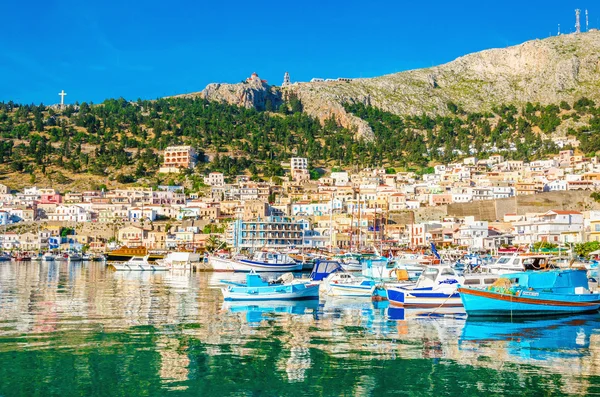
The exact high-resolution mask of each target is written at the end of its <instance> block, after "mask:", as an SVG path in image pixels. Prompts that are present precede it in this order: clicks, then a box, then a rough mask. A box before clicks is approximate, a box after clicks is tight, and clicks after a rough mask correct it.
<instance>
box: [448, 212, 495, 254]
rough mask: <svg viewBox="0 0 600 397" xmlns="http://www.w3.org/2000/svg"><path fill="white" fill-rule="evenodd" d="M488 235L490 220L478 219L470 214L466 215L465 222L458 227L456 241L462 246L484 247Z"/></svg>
mask: <svg viewBox="0 0 600 397" xmlns="http://www.w3.org/2000/svg"><path fill="white" fill-rule="evenodd" d="M486 237H488V222H487V221H476V220H475V219H474V218H473V217H472V216H470V217H466V218H465V223H464V224H463V225H461V226H460V227H459V228H458V233H457V234H456V237H455V241H456V244H458V245H461V246H466V247H470V248H477V249H483V248H484V240H485V238H486Z"/></svg>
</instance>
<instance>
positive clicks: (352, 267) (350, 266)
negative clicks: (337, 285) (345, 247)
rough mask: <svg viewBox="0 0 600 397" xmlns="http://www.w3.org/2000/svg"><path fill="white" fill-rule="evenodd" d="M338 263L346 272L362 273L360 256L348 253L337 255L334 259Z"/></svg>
mask: <svg viewBox="0 0 600 397" xmlns="http://www.w3.org/2000/svg"><path fill="white" fill-rule="evenodd" d="M335 259H337V260H339V261H340V263H341V265H342V268H343V269H344V270H345V271H347V272H360V271H362V261H361V259H362V255H360V254H357V253H352V252H348V253H345V254H343V255H337V256H336V258H335Z"/></svg>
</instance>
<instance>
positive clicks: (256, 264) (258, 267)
mask: <svg viewBox="0 0 600 397" xmlns="http://www.w3.org/2000/svg"><path fill="white" fill-rule="evenodd" d="M209 263H210V265H211V267H212V269H213V270H214V271H224V272H250V271H255V272H295V271H301V270H302V266H303V265H302V263H297V262H296V261H295V260H293V259H292V258H290V257H289V256H288V255H287V254H282V253H279V252H264V251H258V252H255V253H254V256H253V257H252V259H247V258H239V257H238V258H232V259H226V258H221V257H214V256H213V257H210V258H209Z"/></svg>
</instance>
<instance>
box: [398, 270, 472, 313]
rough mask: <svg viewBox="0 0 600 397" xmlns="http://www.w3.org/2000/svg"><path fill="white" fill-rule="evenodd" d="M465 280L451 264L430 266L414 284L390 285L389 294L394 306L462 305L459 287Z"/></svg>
mask: <svg viewBox="0 0 600 397" xmlns="http://www.w3.org/2000/svg"><path fill="white" fill-rule="evenodd" d="M463 282H464V278H463V277H461V276H459V275H458V274H457V273H456V271H455V270H454V269H453V268H451V267H450V266H447V265H442V266H429V267H427V268H426V269H425V271H423V273H421V276H419V279H418V280H417V283H416V284H414V285H400V286H388V287H387V296H388V300H389V301H390V305H392V306H405V307H410V306H414V307H438V306H462V303H461V300H460V295H459V294H458V292H457V289H458V286H459V284H462V283H463Z"/></svg>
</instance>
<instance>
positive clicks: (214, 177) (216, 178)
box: [204, 172, 225, 186]
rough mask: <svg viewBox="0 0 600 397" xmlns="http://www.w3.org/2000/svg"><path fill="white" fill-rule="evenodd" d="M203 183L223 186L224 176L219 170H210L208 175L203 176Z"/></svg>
mask: <svg viewBox="0 0 600 397" xmlns="http://www.w3.org/2000/svg"><path fill="white" fill-rule="evenodd" d="M204 183H205V184H207V185H208V186H223V185H224V184H225V177H224V176H223V173H221V172H211V173H210V174H208V176H205V177H204Z"/></svg>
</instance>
